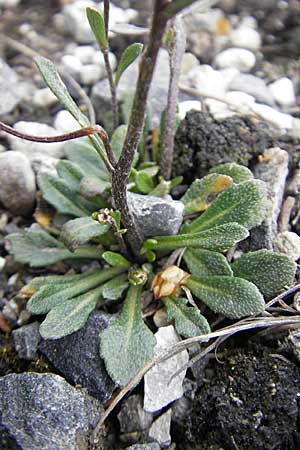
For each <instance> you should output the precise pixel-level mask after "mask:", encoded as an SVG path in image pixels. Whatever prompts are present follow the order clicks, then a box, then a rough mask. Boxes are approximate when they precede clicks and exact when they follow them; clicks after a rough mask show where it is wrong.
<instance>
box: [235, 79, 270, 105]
mask: <svg viewBox="0 0 300 450" xmlns="http://www.w3.org/2000/svg"><path fill="white" fill-rule="evenodd" d="M228 90H230V91H242V92H245V93H246V94H249V95H252V96H253V97H254V98H255V99H256V100H257V101H258V102H262V103H267V104H268V105H274V98H273V95H272V94H271V92H270V91H269V89H268V87H267V85H266V83H265V81H264V80H263V79H262V78H259V77H256V76H255V75H251V74H247V73H240V74H239V75H237V76H236V77H235V78H234V79H233V80H232V81H231V83H230V84H229V86H228Z"/></svg>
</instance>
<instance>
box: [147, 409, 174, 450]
mask: <svg viewBox="0 0 300 450" xmlns="http://www.w3.org/2000/svg"><path fill="white" fill-rule="evenodd" d="M171 411H172V410H171V408H169V409H168V411H167V412H165V413H164V414H162V415H161V416H159V417H158V419H156V420H155V422H153V424H152V425H151V427H150V430H149V437H150V438H151V439H154V440H155V441H156V442H158V443H159V445H160V446H161V448H166V447H169V445H170V444H171V435H170V426H171Z"/></svg>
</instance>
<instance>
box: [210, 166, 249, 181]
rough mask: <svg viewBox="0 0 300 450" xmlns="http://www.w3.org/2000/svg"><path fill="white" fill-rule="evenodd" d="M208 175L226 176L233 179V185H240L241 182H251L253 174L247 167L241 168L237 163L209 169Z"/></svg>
mask: <svg viewBox="0 0 300 450" xmlns="http://www.w3.org/2000/svg"><path fill="white" fill-rule="evenodd" d="M209 173H219V174H222V175H228V176H229V177H231V178H232V179H233V182H234V183H242V182H243V181H247V180H252V178H253V173H252V172H251V170H249V169H248V167H245V166H241V165H240V164H237V163H225V164H220V165H219V166H215V167H213V168H212V169H210V171H209Z"/></svg>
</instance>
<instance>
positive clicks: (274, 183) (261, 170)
mask: <svg viewBox="0 0 300 450" xmlns="http://www.w3.org/2000/svg"><path fill="white" fill-rule="evenodd" d="M288 163H289V155H288V153H287V152H286V151H285V150H281V149H280V148H279V147H274V148H269V149H267V150H265V151H264V153H263V160H262V162H260V163H258V164H257V165H256V166H255V169H254V175H255V177H256V178H258V179H260V180H262V181H264V182H265V183H266V186H267V192H268V196H267V197H268V204H267V205H266V209H267V211H268V212H267V214H266V218H265V220H264V222H263V223H262V227H257V228H255V229H254V230H252V232H251V238H252V239H254V240H256V241H259V242H261V244H260V248H268V249H272V248H273V242H274V239H275V237H276V235H277V231H278V225H277V222H278V217H279V214H280V211H281V204H282V199H283V195H284V192H285V183H286V178H287V175H288ZM259 234H262V236H261V238H258V235H259Z"/></svg>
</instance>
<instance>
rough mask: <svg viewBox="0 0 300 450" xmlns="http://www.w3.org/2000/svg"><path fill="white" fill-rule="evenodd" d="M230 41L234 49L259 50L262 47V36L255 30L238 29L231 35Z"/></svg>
mask: <svg viewBox="0 0 300 450" xmlns="http://www.w3.org/2000/svg"><path fill="white" fill-rule="evenodd" d="M229 39H230V42H231V44H232V45H233V46H234V47H242V48H247V49H250V50H258V49H259V48H260V46H261V37H260V34H259V32H258V31H256V30H254V29H253V28H246V27H239V28H236V29H235V30H233V31H232V32H231V33H230V36H229Z"/></svg>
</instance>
